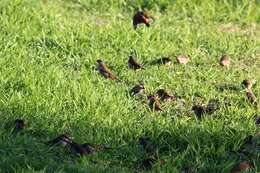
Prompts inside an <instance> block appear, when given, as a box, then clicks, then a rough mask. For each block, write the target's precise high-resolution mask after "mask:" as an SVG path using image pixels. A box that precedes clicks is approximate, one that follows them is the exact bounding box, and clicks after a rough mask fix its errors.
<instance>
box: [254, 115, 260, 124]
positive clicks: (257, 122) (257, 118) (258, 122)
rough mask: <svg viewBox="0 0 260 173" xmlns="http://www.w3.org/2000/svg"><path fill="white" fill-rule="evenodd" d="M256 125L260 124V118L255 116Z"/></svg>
mask: <svg viewBox="0 0 260 173" xmlns="http://www.w3.org/2000/svg"><path fill="white" fill-rule="evenodd" d="M255 124H256V125H259V124H260V116H255Z"/></svg>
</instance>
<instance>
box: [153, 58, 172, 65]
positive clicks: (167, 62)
mask: <svg viewBox="0 0 260 173" xmlns="http://www.w3.org/2000/svg"><path fill="white" fill-rule="evenodd" d="M156 64H163V65H166V66H170V65H171V64H172V60H171V59H170V58H169V57H162V58H160V59H158V60H157V61H156Z"/></svg>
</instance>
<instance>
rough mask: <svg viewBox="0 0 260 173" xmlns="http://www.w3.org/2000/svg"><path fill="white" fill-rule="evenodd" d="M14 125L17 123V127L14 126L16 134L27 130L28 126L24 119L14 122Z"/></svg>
mask: <svg viewBox="0 0 260 173" xmlns="http://www.w3.org/2000/svg"><path fill="white" fill-rule="evenodd" d="M14 123H15V126H14V131H15V132H18V131H21V130H24V129H25V128H26V124H25V122H24V120H22V119H16V120H15V121H14Z"/></svg>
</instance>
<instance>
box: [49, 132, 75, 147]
mask: <svg viewBox="0 0 260 173" xmlns="http://www.w3.org/2000/svg"><path fill="white" fill-rule="evenodd" d="M70 142H72V140H71V137H69V136H68V135H67V134H61V135H59V136H58V137H56V138H54V139H52V140H50V141H47V142H45V144H48V145H55V146H66V145H68V144H69V143H70Z"/></svg>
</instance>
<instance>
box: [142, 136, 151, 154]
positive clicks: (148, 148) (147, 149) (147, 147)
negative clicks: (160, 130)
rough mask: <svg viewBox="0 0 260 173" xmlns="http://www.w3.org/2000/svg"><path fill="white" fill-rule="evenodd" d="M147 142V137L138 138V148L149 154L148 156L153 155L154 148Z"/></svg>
mask: <svg viewBox="0 0 260 173" xmlns="http://www.w3.org/2000/svg"><path fill="white" fill-rule="evenodd" d="M149 140H150V138H148V137H140V138H139V139H138V144H139V145H140V147H141V149H142V150H143V151H145V152H147V153H150V154H154V153H155V146H154V145H153V144H152V143H151V142H150V141H149Z"/></svg>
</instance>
